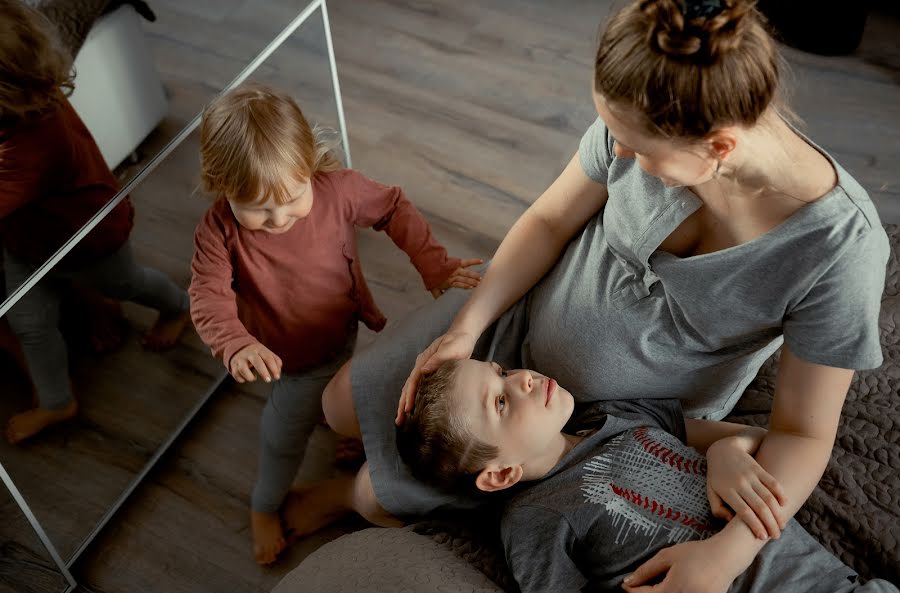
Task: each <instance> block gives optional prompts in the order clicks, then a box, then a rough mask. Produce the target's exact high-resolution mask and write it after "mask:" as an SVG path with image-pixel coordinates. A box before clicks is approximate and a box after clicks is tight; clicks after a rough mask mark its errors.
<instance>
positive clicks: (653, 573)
mask: <svg viewBox="0 0 900 593" xmlns="http://www.w3.org/2000/svg"><path fill="white" fill-rule="evenodd" d="M729 554H730V549H729V548H728V546H726V545H722V544H720V543H719V541H718V540H717V536H715V535H714V536H712V537H711V538H709V539H705V540H701V541H691V542H685V543H683V544H676V545H674V546H672V547H670V548H665V549H663V550H660V551H659V552H657V554H656V555H655V556H654V557H653V558H651V559H650V560H648V561H646V562H644V563H643V564H642V565H641V566H639V567H638V569H637V570H635V571H634V572H633V573H632V574H631V575H629V576H628V577H626V578H625V582H624V583H623V584H622V588H623V589H625V591H627V592H628V593H726V592H727V591H728V588H729V587H730V586H731V583H732V582H734V579H736V578H737V577H738V576H739V575H740V574H741V573H742V572H744V571H745V570H747V567H748V566H749V562H746V561H739V560H738V559H737V558H736V557H734V555H732V556H729ZM751 561H752V559H751ZM652 582H657V584H649V583H652Z"/></svg>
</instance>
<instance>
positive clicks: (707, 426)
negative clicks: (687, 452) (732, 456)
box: [684, 418, 766, 455]
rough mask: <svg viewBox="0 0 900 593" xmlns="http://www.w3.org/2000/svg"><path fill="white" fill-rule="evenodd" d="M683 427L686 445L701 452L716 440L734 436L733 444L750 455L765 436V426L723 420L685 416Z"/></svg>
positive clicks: (704, 451)
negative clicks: (745, 424)
mask: <svg viewBox="0 0 900 593" xmlns="http://www.w3.org/2000/svg"><path fill="white" fill-rule="evenodd" d="M684 428H685V433H686V438H685V441H686V443H687V445H688V446H689V447H693V448H694V449H697V450H698V451H700V452H701V453H706V450H707V449H709V446H710V445H712V444H713V443H715V442H716V441H718V440H721V439H724V438H727V437H735V439H734V444H736V445H738V446H739V447H740V448H741V449H742V450H744V451H746V452H747V453H749V454H750V455H753V454H754V453H756V450H757V449H759V445H760V444H761V443H762V440H763V438H764V437H765V436H766V429H765V428H760V427H758V426H744V425H743V424H735V423H734V422H723V421H720V420H700V419H696V418H685V419H684Z"/></svg>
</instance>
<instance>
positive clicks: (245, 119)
mask: <svg viewBox="0 0 900 593" xmlns="http://www.w3.org/2000/svg"><path fill="white" fill-rule="evenodd" d="M200 160H201V172H200V178H201V183H202V186H203V190H204V191H206V192H208V193H210V194H213V195H216V196H220V197H224V198H225V199H227V200H228V203H229V204H230V205H231V209H232V212H234V216H235V218H236V219H237V221H238V222H239V223H240V224H241V225H242V226H244V227H246V228H248V229H251V230H263V231H266V232H269V233H273V234H278V233H283V232H286V231H288V230H289V229H290V227H291V226H293V224H294V223H295V222H296V221H297V220H299V219H301V218H304V217H306V216H307V215H308V214H309V212H310V210H311V209H312V204H313V195H312V190H311V188H310V179H311V178H312V176H313V174H315V173H316V172H317V171H330V170H334V169H338V168H340V163H338V161H337V159H335V158H334V155H333V154H332V152H331V150H330V148H329V146H328V145H327V144H326V143H325V142H322V141H320V140H319V139H318V138H317V133H316V131H315V130H313V129H312V128H311V127H310V125H309V122H307V121H306V117H304V115H303V112H302V111H301V110H300V107H299V106H298V105H297V103H296V102H295V101H294V99H293V98H291V96H290V95H288V94H287V93H284V92H281V91H278V90H275V89H273V88H270V87H267V86H263V85H261V84H256V83H249V84H244V85H241V86H240V87H238V88H236V89H234V90H232V91H229V92H227V93H225V94H223V95H221V96H219V97H217V98H216V99H215V100H213V102H212V103H210V104H209V105H208V106H207V107H206V109H204V110H203V119H202V122H201V124H200Z"/></svg>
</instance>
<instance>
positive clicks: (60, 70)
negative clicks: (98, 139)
mask: <svg viewBox="0 0 900 593" xmlns="http://www.w3.org/2000/svg"><path fill="white" fill-rule="evenodd" d="M73 78H74V72H73V70H72V58H71V56H70V55H69V53H68V52H67V51H66V50H65V49H63V47H62V44H61V42H60V40H59V37H58V35H57V33H56V30H55V29H54V27H53V25H51V24H50V22H49V21H48V20H47V19H46V18H45V17H44V16H43V15H42V14H41V13H39V12H38V11H37V10H35V9H34V8H31V7H30V6H28V5H27V4H25V3H24V2H22V1H21V0H0V121H2V122H3V123H4V124H10V123H16V122H19V121H22V120H25V119H30V118H32V117H35V116H39V115H41V114H43V113H45V112H47V111H49V110H51V109H53V108H55V107H56V106H57V105H58V104H59V103H60V102H62V101H63V99H64V97H65V96H67V95H69V94H70V93H71V92H72V89H73V88H74V86H73Z"/></svg>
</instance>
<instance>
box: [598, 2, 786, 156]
mask: <svg viewBox="0 0 900 593" xmlns="http://www.w3.org/2000/svg"><path fill="white" fill-rule="evenodd" d="M707 5H711V6H712V10H707ZM781 64H782V62H781V57H780V54H779V52H778V48H777V46H776V44H775V41H774V40H773V39H772V37H771V36H770V35H769V33H768V32H767V30H766V28H765V21H764V18H763V17H762V16H761V15H760V13H759V12H758V11H757V10H756V2H755V0H718V2H713V3H710V2H708V1H706V2H704V1H703V0H632V1H631V2H630V3H629V4H628V5H627V6H625V7H624V8H623V9H622V10H620V11H619V12H618V13H617V14H616V15H615V16H613V17H612V19H611V20H610V21H609V24H608V25H607V27H606V31H605V32H604V33H603V36H602V38H601V40H600V45H599V47H598V49H597V57H596V60H595V62H594V89H595V90H596V91H597V92H598V93H599V94H600V95H602V96H604V97H606V99H608V100H609V101H611V102H612V103H618V104H621V105H623V106H625V107H630V108H633V109H635V110H636V111H637V113H639V114H641V116H642V117H643V119H644V124H645V126H646V128H647V129H648V130H649V131H650V132H651V133H653V134H656V135H661V136H664V137H670V138H682V139H685V140H688V141H690V140H695V139H699V138H702V137H704V136H705V135H706V134H708V133H709V132H711V131H713V130H715V129H716V128H720V127H723V126H732V125H737V126H752V125H753V124H754V123H756V121H757V120H758V119H759V117H760V116H761V115H762V114H763V112H764V111H765V110H766V108H767V107H768V106H769V105H770V103H772V101H773V99H774V98H775V96H776V94H777V91H778V80H779V70H780V67H781Z"/></svg>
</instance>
